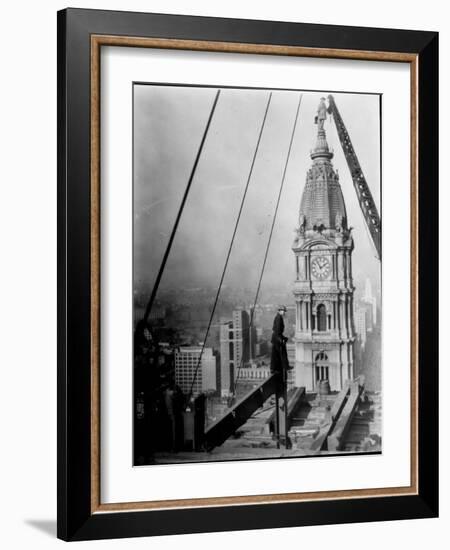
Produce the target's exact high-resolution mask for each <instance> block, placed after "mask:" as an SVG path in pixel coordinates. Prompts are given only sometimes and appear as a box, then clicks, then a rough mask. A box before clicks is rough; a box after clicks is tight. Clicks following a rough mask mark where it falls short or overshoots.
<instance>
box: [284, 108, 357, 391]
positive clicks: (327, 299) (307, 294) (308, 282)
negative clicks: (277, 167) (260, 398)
mask: <svg viewBox="0 0 450 550" xmlns="http://www.w3.org/2000/svg"><path fill="white" fill-rule="evenodd" d="M326 118H327V112H326V105H325V100H324V98H322V99H321V100H320V104H319V109H318V113H317V117H316V123H317V125H318V132H317V142H316V145H315V147H314V149H313V150H312V151H311V159H312V161H313V162H312V166H311V168H310V169H309V170H308V172H307V175H306V183H305V187H304V190H303V194H302V198H301V203H300V211H299V227H298V228H297V234H296V238H295V241H294V243H293V246H292V249H293V251H294V254H295V272H296V280H295V283H294V291H293V292H294V298H295V304H296V318H295V337H294V342H295V385H296V386H304V387H305V388H306V390H307V391H314V390H316V389H317V387H318V383H319V382H320V381H321V380H328V381H329V383H330V387H331V389H332V390H340V389H342V387H343V385H344V383H345V381H346V380H348V379H352V378H354V341H355V335H354V315H353V294H354V286H353V280H352V251H353V246H354V245H353V238H352V236H351V229H349V227H348V222H347V213H346V208H345V203H344V197H343V195H342V191H341V186H340V184H339V175H338V173H337V171H335V170H334V168H333V165H332V163H331V159H332V158H333V152H332V151H330V149H329V147H328V143H327V140H326V134H325V129H324V122H325V120H326Z"/></svg>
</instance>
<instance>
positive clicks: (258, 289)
mask: <svg viewBox="0 0 450 550" xmlns="http://www.w3.org/2000/svg"><path fill="white" fill-rule="evenodd" d="M302 99H303V94H300V97H299V100H298V105H297V111H296V113H295V120H294V126H293V128H292V134H291V140H290V142H289V149H288V153H287V156H286V162H285V165H284V170H283V176H282V178H281V185H280V191H279V192H278V199H277V203H276V206H275V213H274V215H273V219H272V226H271V228H270V234H269V240H268V242H267V246H266V253H265V255H264V261H263V265H262V269H261V275H260V277H259V282H258V287H257V289H256V295H255V301H254V303H253V308H252V311H251V315H250V325H249V329H248V330H249V333H250V331H251V329H252V325H253V317H254V314H255V308H256V303H257V301H258V296H259V291H260V289H261V282H262V278H263V275H264V270H265V267H266V262H267V256H268V253H269V248H270V242H271V240H272V235H273V229H274V227H275V221H276V218H277V213H278V206H279V205H280V199H281V193H282V191H283V187H284V180H285V179H286V172H287V167H288V164H289V159H290V156H291V149H292V143H293V141H294V136H295V130H296V128H297V121H298V114H299V112H300V106H301V104H302ZM243 359H244V355H242V358H241V361H240V364H239V368H238V371H237V374H236V378H235V380H234V390H235V391H234V394H235V393H236V383H237V381H238V378H239V373H240V371H241V368H242V364H243Z"/></svg>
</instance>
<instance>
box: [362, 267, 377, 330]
mask: <svg viewBox="0 0 450 550" xmlns="http://www.w3.org/2000/svg"><path fill="white" fill-rule="evenodd" d="M362 301H363V302H364V303H366V304H369V305H370V306H371V309H372V314H371V316H372V319H371V327H370V330H372V328H373V327H374V326H375V325H376V324H377V299H376V297H375V296H373V294H372V283H371V282H370V279H369V277H367V279H366V285H365V288H364V297H363V299H362Z"/></svg>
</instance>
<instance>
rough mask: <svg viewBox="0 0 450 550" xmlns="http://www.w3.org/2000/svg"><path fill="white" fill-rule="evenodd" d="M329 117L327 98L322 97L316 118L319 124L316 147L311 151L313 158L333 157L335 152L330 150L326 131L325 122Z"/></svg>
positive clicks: (315, 120)
mask: <svg viewBox="0 0 450 550" xmlns="http://www.w3.org/2000/svg"><path fill="white" fill-rule="evenodd" d="M326 119H327V106H326V104H325V98H324V97H321V98H320V103H319V106H318V108H317V115H316V116H315V118H314V122H315V123H316V124H317V142H316V146H315V147H314V149H313V150H312V151H311V158H312V159H313V160H314V159H316V158H326V159H332V158H333V153H332V152H331V151H330V148H329V147H328V143H327V136H326V133H325V128H324V123H325V120H326Z"/></svg>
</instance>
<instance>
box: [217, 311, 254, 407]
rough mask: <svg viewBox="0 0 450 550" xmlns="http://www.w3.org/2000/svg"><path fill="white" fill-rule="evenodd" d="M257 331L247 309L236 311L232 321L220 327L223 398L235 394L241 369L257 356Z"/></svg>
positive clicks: (224, 322) (223, 322)
mask: <svg viewBox="0 0 450 550" xmlns="http://www.w3.org/2000/svg"><path fill="white" fill-rule="evenodd" d="M255 352H256V330H255V328H254V327H253V326H252V327H250V316H249V314H248V312H247V311H246V310H245V309H235V310H234V311H233V313H232V317H231V320H226V321H222V322H221V326H220V391H221V395H222V396H223V397H226V396H227V395H229V394H230V393H233V392H234V382H235V376H236V374H237V371H238V370H239V369H242V368H244V367H245V365H246V364H247V363H248V362H249V361H250V359H252V358H253V357H254V356H255Z"/></svg>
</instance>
